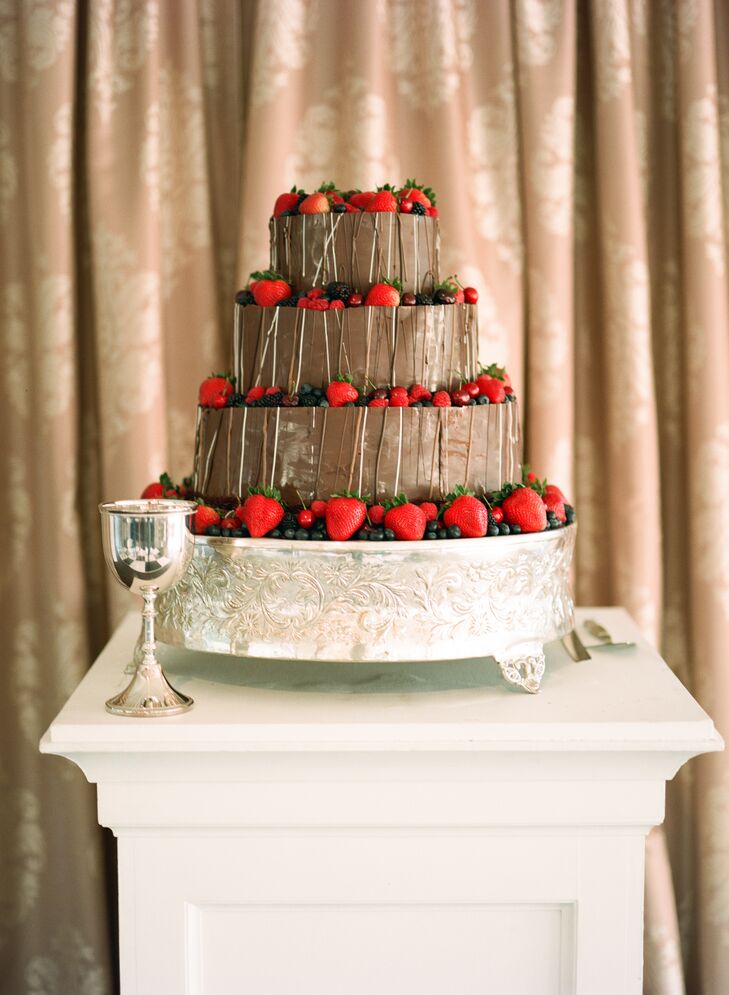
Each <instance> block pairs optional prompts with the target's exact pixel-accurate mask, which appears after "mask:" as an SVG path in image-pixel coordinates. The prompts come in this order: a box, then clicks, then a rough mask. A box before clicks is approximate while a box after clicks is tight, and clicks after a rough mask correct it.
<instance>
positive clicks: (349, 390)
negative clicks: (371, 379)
mask: <svg viewBox="0 0 729 995" xmlns="http://www.w3.org/2000/svg"><path fill="white" fill-rule="evenodd" d="M358 397H359V391H358V390H357V388H356V387H353V386H352V378H351V377H350V376H349V375H348V374H344V373H340V374H339V376H338V377H337V378H336V380H333V381H332V382H331V383H330V384H329V386H328V387H327V400H328V401H329V404H330V406H331V407H332V408H343V407H344V405H345V404H347V403H348V402H351V403H352V404H354V402H355V401H356V400H357V398H358Z"/></svg>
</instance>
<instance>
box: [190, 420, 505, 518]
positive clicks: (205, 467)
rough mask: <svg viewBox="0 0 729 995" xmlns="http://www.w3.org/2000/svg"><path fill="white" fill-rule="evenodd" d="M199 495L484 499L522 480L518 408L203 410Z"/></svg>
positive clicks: (291, 500)
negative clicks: (273, 491) (460, 489)
mask: <svg viewBox="0 0 729 995" xmlns="http://www.w3.org/2000/svg"><path fill="white" fill-rule="evenodd" d="M198 412H199V424H198V433H197V444H196V452H195V487H196V490H198V492H199V493H201V494H202V495H204V496H205V497H206V498H207V499H208V500H211V501H215V500H220V499H224V498H229V497H231V496H233V495H236V496H238V497H244V496H245V494H246V493H247V489H248V487H249V486H253V485H265V486H273V487H278V489H279V490H280V491H281V494H282V497H283V500H284V501H285V502H286V503H288V504H291V505H293V506H295V505H297V504H300V503H301V500H302V499H303V500H304V501H305V502H306V503H307V504H308V503H309V502H310V501H312V500H313V499H314V498H324V499H326V498H328V497H329V496H330V495H331V494H333V493H336V492H337V491H342V490H355V491H359V492H360V493H361V494H369V495H370V496H371V498H372V500H375V499H383V498H387V497H392V496H394V495H396V494H398V493H400V492H405V493H406V494H407V495H408V497H409V498H410V499H411V500H425V499H428V498H436V499H438V498H444V497H445V496H446V495H447V494H448V493H449V491H451V490H452V488H453V487H454V486H455V485H456V484H461V485H463V486H464V487H468V488H469V489H471V490H473V491H475V492H476V493H478V494H483V493H484V492H485V491H489V490H496V489H497V488H499V487H500V486H501V485H502V484H503V483H505V482H506V481H511V480H517V479H520V476H521V441H520V428H519V412H518V407H517V403H516V402H510V403H508V404H493V405H483V406H470V407H465V408H354V407H353V408H245V407H244V408H238V407H236V408H223V409H218V410H216V409H214V408H199V409H198Z"/></svg>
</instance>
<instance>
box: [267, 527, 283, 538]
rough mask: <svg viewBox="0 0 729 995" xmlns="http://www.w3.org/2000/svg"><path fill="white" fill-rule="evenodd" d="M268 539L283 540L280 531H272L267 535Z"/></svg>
mask: <svg viewBox="0 0 729 995" xmlns="http://www.w3.org/2000/svg"><path fill="white" fill-rule="evenodd" d="M266 538H267V539H280V538H281V532H280V530H279V529H271V531H270V532H268V533H267V534H266Z"/></svg>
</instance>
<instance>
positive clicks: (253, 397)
mask: <svg viewBox="0 0 729 995" xmlns="http://www.w3.org/2000/svg"><path fill="white" fill-rule="evenodd" d="M265 393H266V388H265V387H251V389H250V390H249V391H248V393H247V394H246V404H253V402H254V401H260V400H261V398H262V397H263V395H264V394H265Z"/></svg>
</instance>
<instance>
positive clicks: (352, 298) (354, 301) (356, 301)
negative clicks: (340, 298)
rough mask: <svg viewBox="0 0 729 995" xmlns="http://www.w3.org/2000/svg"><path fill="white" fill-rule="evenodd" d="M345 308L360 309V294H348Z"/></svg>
mask: <svg viewBox="0 0 729 995" xmlns="http://www.w3.org/2000/svg"><path fill="white" fill-rule="evenodd" d="M347 307H362V294H350V295H349V297H348V298H347Z"/></svg>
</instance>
